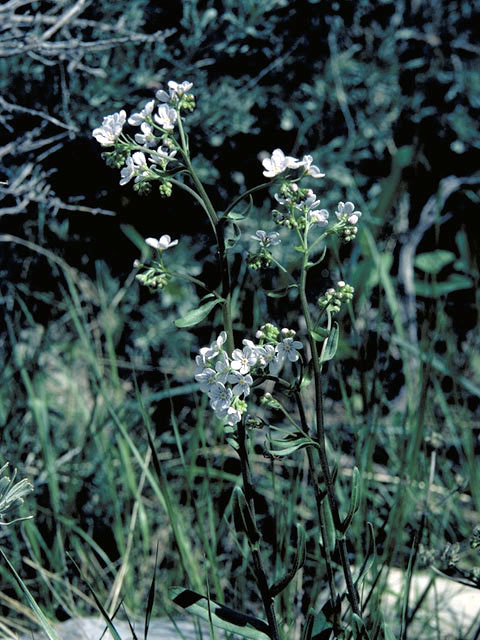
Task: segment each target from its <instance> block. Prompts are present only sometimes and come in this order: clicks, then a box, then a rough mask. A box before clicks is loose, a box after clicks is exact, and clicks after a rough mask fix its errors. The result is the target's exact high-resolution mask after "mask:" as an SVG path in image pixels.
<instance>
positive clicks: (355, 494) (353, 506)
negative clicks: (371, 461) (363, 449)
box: [340, 467, 361, 534]
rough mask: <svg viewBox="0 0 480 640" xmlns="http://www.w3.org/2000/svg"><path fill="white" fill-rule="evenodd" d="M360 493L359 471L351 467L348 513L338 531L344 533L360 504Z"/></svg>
mask: <svg viewBox="0 0 480 640" xmlns="http://www.w3.org/2000/svg"><path fill="white" fill-rule="evenodd" d="M360 495H361V478H360V471H359V470H358V467H353V473H352V495H351V497H350V504H349V505H348V513H347V515H346V517H345V520H344V521H343V522H342V524H341V526H340V533H341V534H345V532H346V531H347V529H348V527H349V526H350V523H351V522H352V518H353V516H354V515H355V514H356V512H357V511H358V507H359V506H360Z"/></svg>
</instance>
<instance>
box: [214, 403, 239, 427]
mask: <svg viewBox="0 0 480 640" xmlns="http://www.w3.org/2000/svg"><path fill="white" fill-rule="evenodd" d="M215 415H216V416H217V418H219V419H220V420H224V419H225V418H226V419H227V424H229V425H230V426H231V427H233V426H234V425H235V424H237V422H240V420H241V419H242V414H241V413H240V411H238V409H234V408H233V407H225V408H224V409H217V410H216V411H215Z"/></svg>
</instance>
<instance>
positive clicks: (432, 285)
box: [415, 273, 473, 298]
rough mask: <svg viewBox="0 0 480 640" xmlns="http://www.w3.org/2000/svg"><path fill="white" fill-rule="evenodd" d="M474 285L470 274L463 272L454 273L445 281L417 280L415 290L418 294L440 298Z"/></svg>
mask: <svg viewBox="0 0 480 640" xmlns="http://www.w3.org/2000/svg"><path fill="white" fill-rule="evenodd" d="M470 287H473V281H472V279H471V278H469V277H468V276H465V275H462V274H461V273H452V275H451V276H450V277H449V278H447V280H445V281H444V282H419V281H418V280H416V281H415V292H416V294H417V296H422V297H424V298H439V297H440V296H446V295H448V294H449V293H453V292H454V291H460V290H462V289H470Z"/></svg>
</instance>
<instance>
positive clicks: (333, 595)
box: [295, 392, 337, 611]
mask: <svg viewBox="0 0 480 640" xmlns="http://www.w3.org/2000/svg"><path fill="white" fill-rule="evenodd" d="M295 400H296V403H297V407H298V413H299V415H300V422H301V424H302V427H303V431H304V432H305V433H307V434H308V431H309V428H308V423H307V419H306V416H305V409H304V407H303V402H302V398H301V396H300V393H299V392H297V393H296V394H295ZM307 458H308V467H309V471H310V477H311V479H312V485H313V493H314V495H315V503H316V505H317V514H318V521H319V524H320V534H321V536H322V545H323V546H322V553H323V557H324V559H325V566H326V570H327V580H328V589H329V591H330V606H331V607H332V611H335V603H336V601H337V589H336V587H335V580H334V575H333V561H332V555H331V553H330V546H329V543H328V535H327V525H326V521H325V512H324V509H323V508H322V506H323V505H322V502H323V500H324V498H325V493H324V492H322V491H321V489H320V483H319V482H318V477H317V472H316V468H317V465H316V463H315V460H314V458H313V451H312V448H311V447H307ZM322 494H323V495H322Z"/></svg>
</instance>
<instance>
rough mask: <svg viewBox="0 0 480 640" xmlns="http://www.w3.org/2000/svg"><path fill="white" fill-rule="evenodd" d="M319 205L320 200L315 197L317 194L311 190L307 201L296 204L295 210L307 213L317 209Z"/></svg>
mask: <svg viewBox="0 0 480 640" xmlns="http://www.w3.org/2000/svg"><path fill="white" fill-rule="evenodd" d="M319 204H320V200H317V196H316V195H315V193H314V192H313V191H312V190H311V189H309V190H308V192H307V197H306V198H305V200H302V201H301V202H299V203H298V204H296V205H295V208H296V209H298V210H299V211H303V212H307V211H310V210H311V209H315V207H318V205H319Z"/></svg>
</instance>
